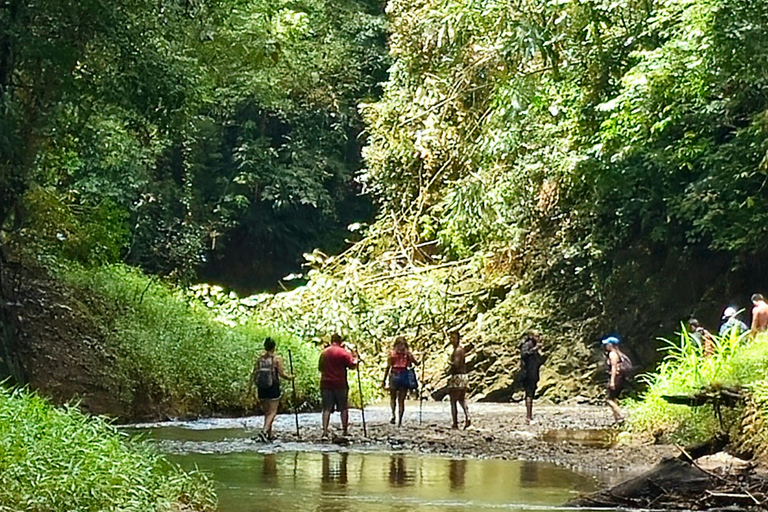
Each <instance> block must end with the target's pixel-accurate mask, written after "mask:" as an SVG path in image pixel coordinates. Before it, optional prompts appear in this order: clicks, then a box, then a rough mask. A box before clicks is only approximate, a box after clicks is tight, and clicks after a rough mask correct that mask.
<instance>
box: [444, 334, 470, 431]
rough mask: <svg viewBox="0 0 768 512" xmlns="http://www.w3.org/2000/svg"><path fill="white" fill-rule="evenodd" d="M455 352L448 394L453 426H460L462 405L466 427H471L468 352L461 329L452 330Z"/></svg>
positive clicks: (449, 372)
mask: <svg viewBox="0 0 768 512" xmlns="http://www.w3.org/2000/svg"><path fill="white" fill-rule="evenodd" d="M450 340H451V345H453V353H452V354H451V362H450V366H449V367H448V375H449V377H448V396H449V397H450V398H451V418H452V419H453V424H452V427H453V428H459V410H458V407H457V404H458V405H461V408H462V409H463V410H464V428H467V427H469V426H470V425H471V424H472V421H471V420H470V419H469V408H468V407H467V388H469V376H468V375H467V363H466V360H465V359H466V352H465V351H464V347H462V346H461V335H460V334H459V331H452V332H451V334H450Z"/></svg>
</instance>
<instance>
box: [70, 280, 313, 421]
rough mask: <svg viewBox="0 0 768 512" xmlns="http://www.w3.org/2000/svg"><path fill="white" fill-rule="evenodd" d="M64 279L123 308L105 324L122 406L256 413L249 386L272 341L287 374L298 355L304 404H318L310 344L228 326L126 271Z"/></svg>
mask: <svg viewBox="0 0 768 512" xmlns="http://www.w3.org/2000/svg"><path fill="white" fill-rule="evenodd" d="M59 274H60V277H62V278H63V279H64V280H66V281H68V282H69V283H70V284H72V285H75V286H79V287H84V288H88V289H90V290H91V292H93V293H95V294H97V295H98V296H100V297H101V298H102V299H103V300H105V301H107V303H109V304H114V305H115V306H116V308H117V311H118V313H117V314H115V315H109V317H107V318H102V319H99V321H101V322H103V323H104V324H105V326H106V331H107V332H108V333H109V334H108V339H107V342H108V343H109V344H110V345H111V347H112V348H114V349H116V353H117V354H118V360H117V361H116V363H115V366H116V371H117V372H118V373H119V377H120V381H121V382H122V390H121V391H120V396H119V397H118V399H119V400H121V401H122V402H123V403H126V404H131V403H136V402H137V401H139V402H141V401H142V400H146V399H147V398H148V399H149V400H150V401H152V402H153V403H158V402H162V403H163V404H164V408H166V409H169V410H170V411H172V412H173V413H175V414H179V415H187V414H212V413H227V412H243V411H247V410H251V409H253V408H254V407H255V405H256V400H255V397H254V396H253V394H252V393H251V394H249V393H248V384H249V379H250V375H251V371H252V369H253V363H254V360H255V359H256V357H258V355H259V354H260V353H261V351H262V350H263V341H264V338H265V337H266V336H271V337H272V338H273V339H275V341H276V342H277V347H278V348H277V351H278V354H280V355H281V356H282V357H283V358H284V360H285V363H286V368H287V367H288V350H289V349H290V350H291V352H292V356H293V363H294V370H295V372H296V374H297V379H296V384H297V395H298V396H297V400H298V402H299V403H301V404H304V403H310V404H315V403H317V401H318V397H319V391H318V381H319V375H318V372H317V357H318V353H319V351H318V349H317V348H316V347H315V346H314V345H313V344H311V343H309V342H305V341H303V340H300V339H298V338H296V337H295V336H291V335H288V334H285V333H281V332H276V331H274V330H272V329H270V328H267V327H263V326H261V325H257V324H255V323H254V322H249V321H247V322H245V323H243V324H238V325H234V326H229V325H225V324H224V323H222V322H220V321H217V320H216V319H215V318H214V314H213V313H212V312H211V311H210V310H209V309H208V308H206V307H205V306H204V305H202V304H197V303H196V302H194V301H190V300H189V298H188V297H187V296H186V295H185V294H184V293H182V291H181V290H178V289H174V288H172V287H170V286H167V285H165V284H163V283H161V282H159V281H158V280H156V279H153V278H150V277H147V276H146V275H144V274H143V273H141V272H140V271H138V270H136V269H133V268H131V267H127V266H124V265H111V266H103V267H97V268H90V269H82V268H73V267H70V268H68V269H66V270H63V271H59ZM284 397H286V400H289V399H291V393H284Z"/></svg>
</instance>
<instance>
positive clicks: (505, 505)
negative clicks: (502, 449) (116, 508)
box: [128, 414, 597, 512]
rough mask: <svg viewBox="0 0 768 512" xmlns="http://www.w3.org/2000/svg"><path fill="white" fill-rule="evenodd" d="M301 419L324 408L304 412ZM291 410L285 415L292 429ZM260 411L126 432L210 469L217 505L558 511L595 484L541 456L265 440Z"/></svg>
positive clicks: (186, 463)
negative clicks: (259, 436) (260, 435)
mask: <svg viewBox="0 0 768 512" xmlns="http://www.w3.org/2000/svg"><path fill="white" fill-rule="evenodd" d="M301 419H302V422H303V423H302V424H307V423H316V422H317V421H319V418H318V415H315V414H311V415H309V414H308V415H302V418H301ZM292 421H293V417H291V416H280V417H278V421H277V426H278V429H279V428H281V427H282V428H290V425H291V422H292ZM260 422H261V418H258V417H252V418H242V419H207V420H200V421H193V422H166V423H159V424H151V425H141V426H137V427H136V428H131V429H128V430H129V432H131V433H134V434H139V435H141V436H142V437H144V438H147V439H149V440H151V442H153V443H155V444H156V445H157V446H158V448H159V449H160V450H161V451H163V452H165V453H166V454H167V457H168V458H169V459H170V460H171V461H172V462H174V463H176V464H179V465H180V466H181V467H183V468H185V469H194V468H198V469H200V470H203V471H205V472H207V473H209V474H210V475H211V476H212V478H213V480H214V482H215V486H216V490H217V494H218V496H219V510H220V512H260V511H265V512H266V511H269V512H302V511H317V512H385V511H386V512H398V511H402V512H405V511H413V512H470V511H471V512H483V511H491V510H493V511H496V510H519V511H528V510H530V511H554V510H561V509H562V504H563V503H565V502H566V501H568V500H569V499H571V498H573V497H575V496H577V495H578V494H579V493H582V492H590V491H593V490H595V489H596V487H597V481H596V479H595V478H594V476H593V475H589V474H584V473H579V472H576V471H571V470H569V469H566V468H563V467H560V466H557V465H553V464H549V463H543V462H527V461H509V460H500V459H460V458H448V457H440V456H434V455H429V456H427V455H419V454H414V453H402V452H397V450H388V451H381V447H355V446H338V445H335V444H317V443H301V442H293V443H280V442H276V443H271V444H265V443H259V442H256V441H254V440H253V437H254V435H255V433H256V432H257V431H258V430H257V429H256V426H257V425H259V424H260Z"/></svg>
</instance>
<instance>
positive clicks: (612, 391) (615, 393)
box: [605, 380, 624, 400]
mask: <svg viewBox="0 0 768 512" xmlns="http://www.w3.org/2000/svg"><path fill="white" fill-rule="evenodd" d="M622 391H624V385H623V383H622V382H621V380H619V382H617V383H616V387H615V388H612V387H610V386H608V385H606V386H605V397H606V398H607V399H608V400H618V399H619V396H620V395H621V392H622Z"/></svg>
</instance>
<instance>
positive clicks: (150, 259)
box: [0, 0, 387, 290]
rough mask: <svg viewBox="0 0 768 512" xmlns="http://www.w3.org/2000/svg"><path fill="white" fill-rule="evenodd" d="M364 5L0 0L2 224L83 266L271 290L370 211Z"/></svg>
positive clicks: (370, 12) (332, 246) (370, 86)
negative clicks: (115, 266)
mask: <svg viewBox="0 0 768 512" xmlns="http://www.w3.org/2000/svg"><path fill="white" fill-rule="evenodd" d="M386 68H387V56H386V50H385V24H384V20H383V18H382V16H381V6H380V4H379V3H378V2H368V3H366V2H348V1H342V2H326V1H317V2H316V1H307V2H290V1H286V2H283V1H278V2H261V1H244V2H242V1H231V2H230V1H222V2H196V1H192V2H190V1H184V2H176V1H169V2H133V1H129V2H109V3H107V4H105V3H103V2H79V1H78V2H74V1H72V2H70V1H66V0H64V1H61V0H52V1H44V2H27V1H24V0H18V1H17V0H11V1H9V2H6V3H4V4H3V5H2V6H0V108H2V111H1V112H0V133H2V138H1V139H0V191H1V192H2V201H1V202H0V203H1V205H2V206H0V225H2V228H3V232H4V233H5V234H9V233H10V234H13V235H14V236H18V240H19V241H21V242H22V243H25V244H29V243H34V244H36V245H38V246H40V248H41V249H42V250H43V251H44V252H45V253H47V254H49V255H52V256H55V257H63V258H66V259H70V260H75V261H78V262H81V263H84V264H101V263H109V262H115V261H121V260H122V261H126V262H128V263H130V264H133V265H138V266H140V267H142V268H143V269H145V270H146V271H147V272H150V273H155V274H160V275H172V276H177V277H181V278H184V279H187V280H189V279H195V278H196V277H197V276H198V275H201V276H205V277H209V278H212V279H215V280H219V281H221V282H223V283H226V284H228V285H230V286H233V287H235V288H238V289H241V290H252V289H256V288H261V289H263V288H270V287H272V286H275V284H276V281H277V279H279V278H280V277H282V276H284V275H285V274H287V273H288V272H290V271H291V270H294V269H296V268H298V263H299V262H300V260H301V254H302V252H304V251H307V250H311V249H313V248H315V247H322V248H324V249H325V250H337V249H338V247H340V244H343V243H344V233H345V231H344V232H340V231H339V230H340V228H341V229H343V228H344V227H345V226H346V225H347V224H349V223H350V222H352V221H353V220H357V219H360V218H362V219H367V218H368V217H370V215H371V206H370V202H369V201H368V200H366V199H364V198H361V197H360V196H359V194H358V187H357V186H356V185H355V183H354V182H353V180H352V178H353V176H354V174H355V172H357V171H358V169H359V167H360V157H359V154H360V146H361V144H362V139H361V138H360V132H361V130H362V121H361V119H360V115H359V114H358V110H357V104H358V103H359V102H360V101H361V100H363V99H371V98H375V97H377V95H378V94H380V88H381V85H380V84H381V82H383V80H384V79H385V77H386V74H385V73H386Z"/></svg>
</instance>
